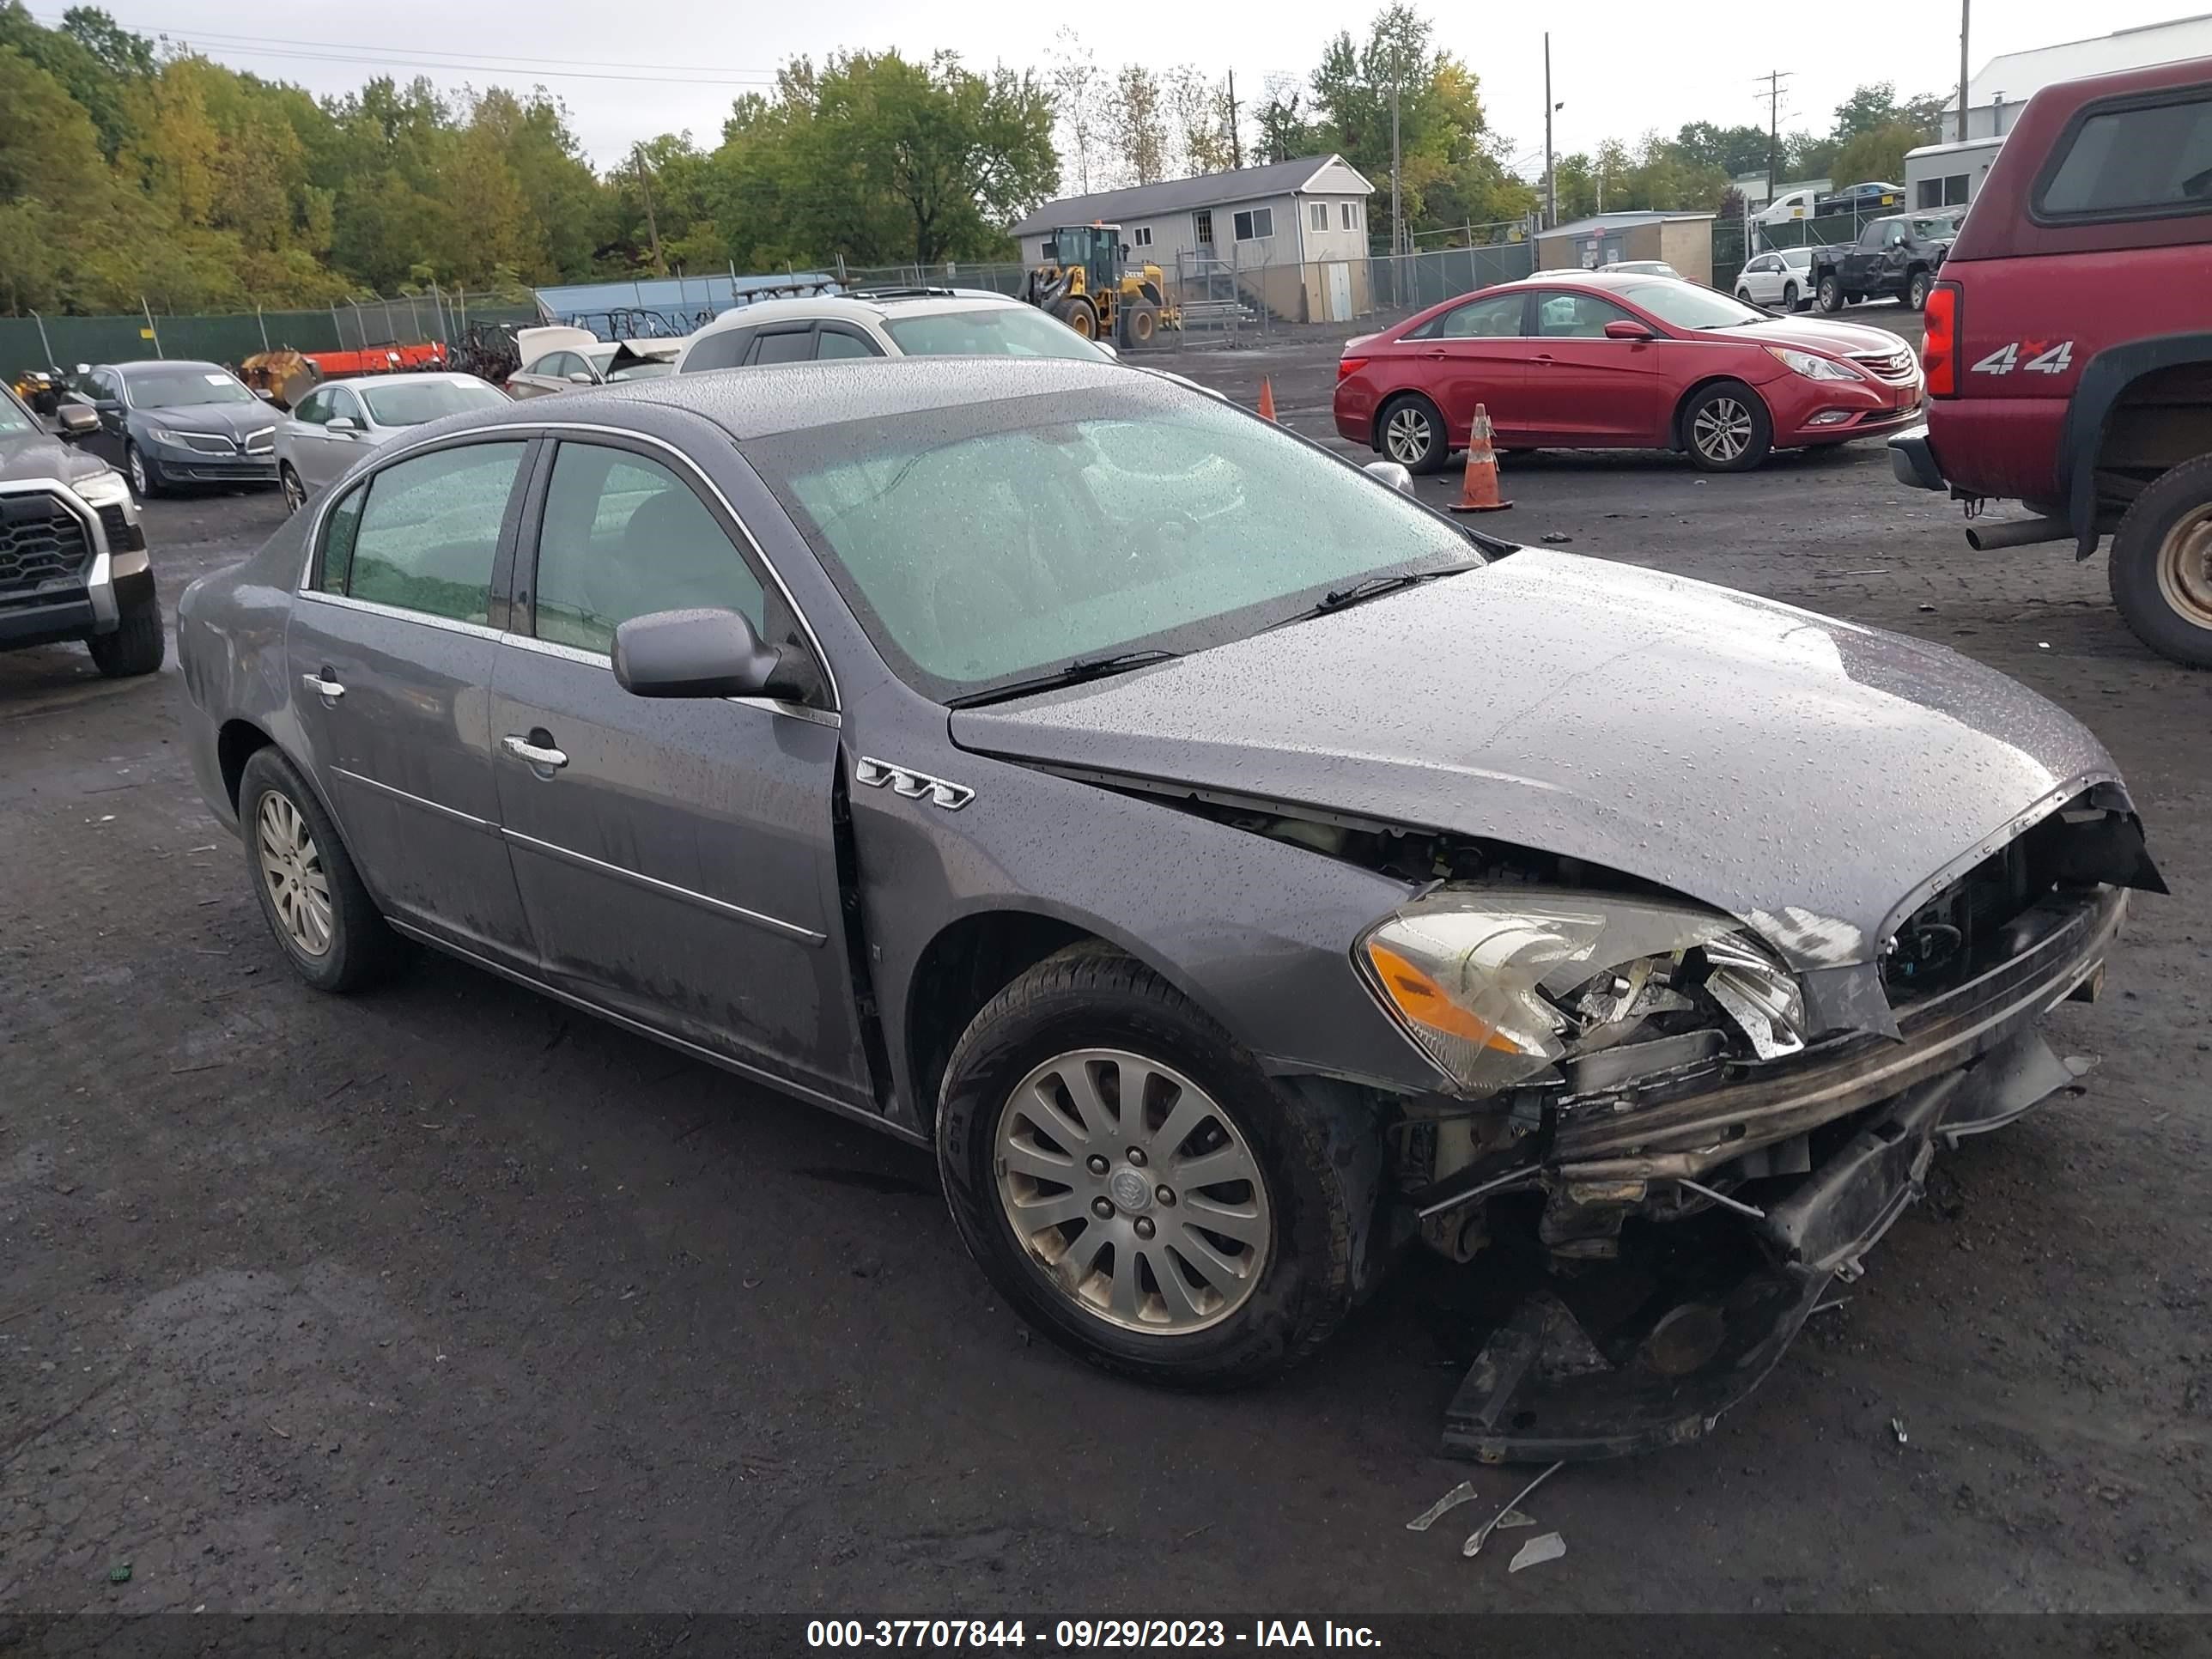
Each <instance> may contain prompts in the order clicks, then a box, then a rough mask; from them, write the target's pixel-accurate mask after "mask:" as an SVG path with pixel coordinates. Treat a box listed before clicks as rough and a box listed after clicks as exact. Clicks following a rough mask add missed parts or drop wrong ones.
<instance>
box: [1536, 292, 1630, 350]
mask: <svg viewBox="0 0 2212 1659" xmlns="http://www.w3.org/2000/svg"><path fill="white" fill-rule="evenodd" d="M1635 320H1636V319H1634V318H1633V317H1631V316H1630V315H1629V314H1628V313H1626V312H1625V311H1623V310H1622V309H1621V308H1620V307H1619V306H1617V305H1615V304H1613V301H1610V300H1601V299H1599V298H1598V297H1597V295H1595V294H1547V295H1543V296H1542V297H1541V299H1539V300H1538V301H1536V332H1537V334H1538V336H1539V337H1542V338H1544V339H1547V340H1559V339H1567V340H1598V339H1602V338H1604V337H1605V325H1607V323H1632V322H1634V321H1635Z"/></svg>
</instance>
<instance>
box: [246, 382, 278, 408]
mask: <svg viewBox="0 0 2212 1659" xmlns="http://www.w3.org/2000/svg"><path fill="white" fill-rule="evenodd" d="M252 392H253V395H254V396H255V397H257V398H260V399H261V401H262V402H263V403H264V404H273V403H275V402H276V393H275V392H271V391H270V389H269V388H268V387H267V386H255V387H253V388H252Z"/></svg>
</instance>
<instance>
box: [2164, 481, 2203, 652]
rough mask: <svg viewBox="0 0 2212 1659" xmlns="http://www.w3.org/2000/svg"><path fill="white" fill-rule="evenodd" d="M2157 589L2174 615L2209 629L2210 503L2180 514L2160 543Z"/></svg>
mask: <svg viewBox="0 0 2212 1659" xmlns="http://www.w3.org/2000/svg"><path fill="white" fill-rule="evenodd" d="M2158 592H2159V597H2160V598H2161V599H2164V600H2165V601H2166V605H2167V606H2168V607H2169V608H2170V609H2171V610H2172V611H2173V613H2174V614H2175V615H2176V616H2178V617H2185V618H2186V619H2187V620H2188V621H2189V622H2191V623H2194V624H2195V625H2196V626H2197V627H2198V628H2212V502H2207V503H2205V504H2204V505H2203V506H2202V507H2193V508H2191V510H2190V511H2188V512H2186V513H2183V514H2182V515H2181V517H2180V518H2179V519H2178V520H2175V521H2174V526H2173V528H2172V529H2171V530H2169V531H2167V532H2166V539H2165V540H2164V541H2162V542H2160V544H2159V548H2158Z"/></svg>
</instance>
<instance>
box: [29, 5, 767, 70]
mask: <svg viewBox="0 0 2212 1659" xmlns="http://www.w3.org/2000/svg"><path fill="white" fill-rule="evenodd" d="M39 21H41V22H43V23H46V24H47V25H48V26H50V27H59V25H60V23H61V21H62V20H61V19H60V18H58V17H53V16H42V17H40V19H39ZM125 27H133V28H136V29H140V30H150V31H152V32H153V33H155V34H158V35H161V36H164V37H166V38H168V39H172V40H176V41H178V42H179V44H180V45H184V46H194V45H204V46H207V47H208V48H210V50H211V51H212V52H221V53H224V54H228V55H233V56H240V57H256V58H278V59H284V60H291V61H297V62H319V63H333V64H368V65H371V66H375V65H380V64H381V65H384V66H386V67H392V68H399V69H422V70H447V71H466V70H474V71H477V72H479V73H482V74H487V75H521V74H529V75H537V76H546V77H549V78H552V79H558V80H580V81H632V82H642V83H643V84H645V85H647V86H773V85H775V79H776V77H775V74H774V73H773V72H772V71H769V70H744V69H730V70H710V71H709V72H708V73H706V74H701V73H699V70H698V66H697V65H693V64H620V63H617V64H612V65H610V64H605V63H601V64H599V65H598V66H597V67H587V66H586V64H588V62H589V61H590V60H586V59H581V58H530V57H523V56H520V55H517V54H510V53H505V52H478V53H462V52H443V51H440V50H438V49H435V48H431V47H412V46H369V45H362V44H355V43H351V42H345V41H337V40H289V39H284V38H282V37H277V36H270V35H251V34H227V33H221V32H218V31H213V30H207V29H187V28H165V27H161V26H160V25H158V24H152V23H140V24H135V25H126V26H125ZM556 65H569V66H571V67H567V68H558V67H555V66H556ZM628 70H655V71H665V73H653V74H631V73H626V72H625V71H628Z"/></svg>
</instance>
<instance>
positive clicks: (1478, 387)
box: [1393, 289, 1528, 449]
mask: <svg viewBox="0 0 2212 1659" xmlns="http://www.w3.org/2000/svg"><path fill="white" fill-rule="evenodd" d="M1527 300H1528V296H1527V295H1526V294H1525V293H1523V292H1522V291H1521V290H1519V289H1515V290H1512V291H1510V292H1508V293H1504V294H1492V295H1484V296H1482V297H1480V298H1477V299H1473V300H1469V301H1467V302H1466V303H1465V304H1463V305H1459V306H1455V307H1453V308H1452V309H1451V310H1449V311H1447V312H1443V313H1439V314H1438V315H1437V316H1435V317H1432V318H1431V319H1429V320H1428V321H1427V322H1426V323H1424V324H1423V325H1421V326H1420V328H1419V329H1418V330H1416V331H1414V332H1413V333H1412V334H1410V335H1407V336H1405V337H1403V338H1402V339H1401V343H1400V349H1399V350H1398V351H1397V352H1396V353H1395V354H1393V355H1394V356H1398V357H1399V358H1400V359H1401V362H1400V363H1399V365H1398V367H1399V368H1400V371H1401V374H1400V379H1401V381H1402V382H1403V383H1404V384H1405V385H1407V386H1411V387H1412V388H1413V389H1414V390H1417V391H1420V392H1425V393H1426V394H1427V395H1428V397H1429V398H1430V399H1431V401H1432V402H1433V403H1434V404H1436V405H1437V408H1438V409H1440V410H1443V416H1444V429H1445V432H1446V434H1447V435H1448V436H1449V442H1450V444H1451V446H1452V447H1454V448H1455V449H1456V448H1460V447H1463V446H1464V445H1465V444H1466V443H1467V441H1468V432H1469V430H1470V429H1471V428H1472V427H1473V425H1474V411H1475V407H1476V405H1478V404H1480V405H1481V407H1482V408H1483V410H1484V411H1485V412H1486V413H1487V414H1488V415H1489V416H1490V422H1491V425H1492V427H1493V428H1495V429H1496V431H1497V435H1498V437H1499V438H1500V439H1501V440H1503V441H1505V442H1507V443H1508V444H1510V443H1512V442H1514V441H1516V440H1518V439H1519V438H1520V437H1521V436H1522V435H1523V433H1524V431H1525V429H1526V427H1527V411H1526V410H1525V408H1524V405H1523V394H1524V393H1525V391H1526V388H1527V385H1528V362H1527V358H1526V353H1527V350H1528V341H1527V340H1526V339H1524V338H1523V337H1522V322H1523V319H1524V318H1525V315H1526V313H1527V309H1528V306H1527Z"/></svg>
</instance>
